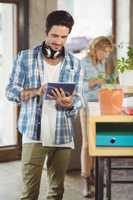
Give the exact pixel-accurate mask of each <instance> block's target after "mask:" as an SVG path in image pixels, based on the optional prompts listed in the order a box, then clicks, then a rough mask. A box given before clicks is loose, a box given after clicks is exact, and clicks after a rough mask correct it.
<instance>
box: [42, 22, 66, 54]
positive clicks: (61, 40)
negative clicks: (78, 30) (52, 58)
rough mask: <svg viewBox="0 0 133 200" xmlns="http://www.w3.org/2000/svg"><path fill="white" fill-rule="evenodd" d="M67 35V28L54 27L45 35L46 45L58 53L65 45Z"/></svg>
mask: <svg viewBox="0 0 133 200" xmlns="http://www.w3.org/2000/svg"><path fill="white" fill-rule="evenodd" d="M68 35H69V28H68V27H66V26H61V25H54V26H52V27H51V29H50V31H49V32H48V33H47V35H46V44H47V45H48V46H50V47H51V48H52V49H53V50H54V51H59V50H60V49H61V48H62V47H63V46H64V44H65V42H66V40H67V37H68Z"/></svg>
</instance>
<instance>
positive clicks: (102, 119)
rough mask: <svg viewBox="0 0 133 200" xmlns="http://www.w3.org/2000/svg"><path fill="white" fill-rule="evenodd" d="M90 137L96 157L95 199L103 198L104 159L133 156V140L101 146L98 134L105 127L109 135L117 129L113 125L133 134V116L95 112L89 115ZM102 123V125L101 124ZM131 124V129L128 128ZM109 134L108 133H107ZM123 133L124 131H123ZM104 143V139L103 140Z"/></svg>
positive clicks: (91, 151)
mask: <svg viewBox="0 0 133 200" xmlns="http://www.w3.org/2000/svg"><path fill="white" fill-rule="evenodd" d="M87 124H88V133H89V134H88V138H89V153H90V155H91V156H95V157H96V192H95V200H103V189H104V160H105V158H107V157H114V156H115V157H121V156H123V157H125V156H127V157H132V156H133V140H132V144H130V146H128V144H123V145H122V146H117V145H114V143H112V144H111V145H109V146H108V144H107V145H105V144H104V145H103V146H102V144H101V146H100V147H99V146H98V145H97V143H96V138H97V134H99V133H98V131H99V128H97V127H100V131H102V127H103V128H104V131H103V132H105V135H104V137H107V135H108V133H109V134H110V132H111V131H115V130H112V129H111V126H114V127H116V129H117V132H119V131H118V128H119V127H120V129H121V130H122V129H123V131H124V132H125V135H126V133H127V131H128V132H130V134H131V135H133V116H129V115H124V114H123V115H100V114H96V113H95V114H94V115H89V116H88V123H87ZM100 125H101V126H100ZM107 125H108V126H107ZM128 125H130V130H129V129H127V127H128ZM106 134H107V135H106ZM122 134H123V132H122ZM101 143H102V141H101Z"/></svg>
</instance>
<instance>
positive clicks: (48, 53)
mask: <svg viewBox="0 0 133 200" xmlns="http://www.w3.org/2000/svg"><path fill="white" fill-rule="evenodd" d="M45 51H46V57H48V58H50V57H51V50H50V49H49V48H45Z"/></svg>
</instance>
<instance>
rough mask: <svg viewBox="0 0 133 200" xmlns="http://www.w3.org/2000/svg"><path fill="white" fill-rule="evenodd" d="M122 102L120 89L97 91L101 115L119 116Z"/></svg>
mask: <svg viewBox="0 0 133 200" xmlns="http://www.w3.org/2000/svg"><path fill="white" fill-rule="evenodd" d="M122 102H123V90H122V89H109V88H102V89H100V90H99V103H100V111H101V113H102V114H121V113H122Z"/></svg>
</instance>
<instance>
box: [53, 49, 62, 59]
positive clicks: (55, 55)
mask: <svg viewBox="0 0 133 200" xmlns="http://www.w3.org/2000/svg"><path fill="white" fill-rule="evenodd" d="M60 54H61V53H60V51H56V52H55V53H54V55H53V58H57V57H58V56H59V55H60Z"/></svg>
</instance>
